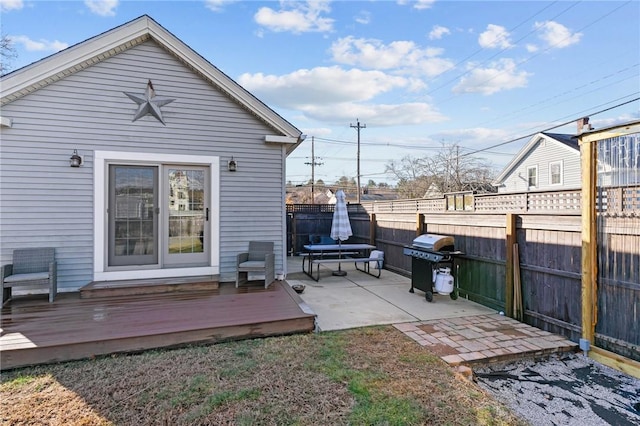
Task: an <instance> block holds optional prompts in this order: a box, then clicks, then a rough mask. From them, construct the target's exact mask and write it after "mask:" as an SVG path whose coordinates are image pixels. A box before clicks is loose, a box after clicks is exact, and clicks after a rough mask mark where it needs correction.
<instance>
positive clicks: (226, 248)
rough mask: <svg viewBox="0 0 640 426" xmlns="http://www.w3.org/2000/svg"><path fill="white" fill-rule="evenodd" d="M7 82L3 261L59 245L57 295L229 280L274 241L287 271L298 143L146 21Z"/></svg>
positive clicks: (275, 119) (0, 164)
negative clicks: (247, 256)
mask: <svg viewBox="0 0 640 426" xmlns="http://www.w3.org/2000/svg"><path fill="white" fill-rule="evenodd" d="M0 83H1V87H2V91H1V102H2V103H1V105H2V110H1V117H0V123H1V124H2V128H1V133H0V136H1V139H2V143H1V145H0V197H1V198H0V204H1V205H2V208H1V210H0V241H1V242H2V244H1V247H0V249H1V250H0V262H1V263H2V264H6V263H10V262H11V255H12V251H13V250H14V249H16V248H21V247H55V248H56V256H57V260H58V287H59V288H60V289H61V290H62V291H65V290H66V291H70V290H77V289H78V288H80V287H81V286H83V285H85V284H87V283H89V282H91V281H94V280H95V281H103V280H125V279H151V278H157V277H178V276H180V277H185V276H199V275H213V276H216V277H218V279H219V280H220V281H233V280H234V279H235V269H236V255H237V253H239V252H242V251H246V249H247V248H248V242H249V241H250V240H268V241H273V242H274V243H275V249H276V272H277V273H281V274H282V273H284V271H286V264H285V263H286V213H285V206H284V205H285V203H284V200H285V164H286V157H287V155H288V154H290V153H291V152H292V151H293V150H294V149H295V148H296V147H297V146H298V145H299V144H300V143H301V141H302V139H303V138H304V136H303V135H301V132H300V131H299V130H298V129H297V128H296V127H294V126H293V125H292V124H290V123H289V122H287V121H286V120H285V119H283V118H282V117H281V116H280V115H278V114H277V113H275V112H274V111H273V110H271V109H270V108H269V107H267V106H266V105H265V104H263V103H262V102H261V101H259V100H258V99H256V98H255V97H254V96H253V95H251V94H250V93H249V92H247V91H246V90H244V89H243V88H242V87H240V86H239V85H238V84H237V83H235V82H234V81H233V80H232V79H230V78H229V77H228V76H227V75H225V74H224V73H223V72H221V71H220V70H219V69H217V68H216V67H215V66H213V65H212V64H211V63H209V62H207V61H206V60H205V59H204V58H203V57H202V56H200V55H199V54H198V53H196V52H195V51H193V50H192V49H191V48H189V46H187V45H185V44H184V43H183V42H181V41H180V40H179V39H177V38H176V37H175V36H174V35H172V34H171V33H170V32H169V31H167V30H166V29H164V28H163V27H162V26H160V25H159V24H158V23H156V22H155V21H154V20H152V19H151V18H150V17H148V16H146V15H145V16H142V17H140V18H138V19H135V20H133V21H131V22H128V23H126V24H124V25H122V26H119V27H117V28H115V29H113V30H110V31H108V32H105V33H103V34H100V35H97V36H95V37H93V38H91V39H89V40H87V41H84V42H82V43H79V44H77V45H75V46H72V47H70V48H68V49H65V50H63V51H61V52H58V53H56V54H54V55H52V56H49V57H47V58H45V59H42V60H40V61H38V62H35V63H33V64H31V65H29V66H26V67H24V68H21V69H19V70H16V71H14V72H11V73H9V74H7V75H5V76H3V77H2V78H1V80H0ZM72 155H73V156H74V160H76V161H78V162H81V164H80V165H79V167H73V166H71V161H70V157H71V156H72ZM76 155H77V156H76ZM232 166H233V167H232Z"/></svg>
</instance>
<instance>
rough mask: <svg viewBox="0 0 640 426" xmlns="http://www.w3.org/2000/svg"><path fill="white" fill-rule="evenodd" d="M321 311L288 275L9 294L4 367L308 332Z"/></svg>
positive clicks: (0, 340)
mask: <svg viewBox="0 0 640 426" xmlns="http://www.w3.org/2000/svg"><path fill="white" fill-rule="evenodd" d="M314 326H315V314H313V312H311V310H310V309H309V308H308V307H307V306H306V304H305V303H304V302H303V301H302V299H300V297H299V296H298V295H297V294H296V293H295V292H294V291H293V290H292V289H291V288H290V286H289V285H288V284H287V283H286V282H284V281H282V282H281V281H276V282H274V283H273V284H272V285H271V286H269V288H268V289H265V288H264V287H263V286H262V285H259V283H258V284H253V283H249V284H248V285H246V286H242V287H241V288H239V289H236V288H235V286H234V285H233V284H228V283H223V284H220V286H219V288H217V289H211V290H207V291H188V292H182V291H180V292H176V291H173V292H168V293H152V294H144V295H135V296H131V295H126V296H109V297H97V298H81V297H80V293H79V292H78V293H67V294H59V295H58V297H57V298H56V300H55V302H54V303H51V304H50V303H48V300H47V299H46V297H43V296H39V297H23V298H16V299H15V300H11V301H10V302H9V303H7V304H6V305H5V306H4V307H3V308H2V319H1V326H0V369H2V370H7V369H11V368H17V367H23V366H27V365H34V364H43V363H51V362H59V361H69V360H75V359H83V358H90V357H93V356H98V355H106V354H111V353H118V352H136V351H141V350H145V349H151V348H166V347H172V346H181V345H187V344H191V343H198V344H202V343H216V342H221V341H225V340H231V339H246V338H254V337H265V336H272V335H283V334H294V333H308V332H312V331H313V330H314Z"/></svg>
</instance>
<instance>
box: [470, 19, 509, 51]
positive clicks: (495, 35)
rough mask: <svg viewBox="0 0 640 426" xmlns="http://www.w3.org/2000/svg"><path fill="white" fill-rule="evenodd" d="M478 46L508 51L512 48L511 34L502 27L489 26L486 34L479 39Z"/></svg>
mask: <svg viewBox="0 0 640 426" xmlns="http://www.w3.org/2000/svg"><path fill="white" fill-rule="evenodd" d="M478 44H479V45H480V47H483V48H485V49H497V48H500V49H508V48H509V47H512V44H511V42H510V41H509V32H508V31H507V30H506V28H504V27H501V26H500V25H494V24H489V25H487V29H486V31H485V32H483V33H482V34H480V36H479V37H478Z"/></svg>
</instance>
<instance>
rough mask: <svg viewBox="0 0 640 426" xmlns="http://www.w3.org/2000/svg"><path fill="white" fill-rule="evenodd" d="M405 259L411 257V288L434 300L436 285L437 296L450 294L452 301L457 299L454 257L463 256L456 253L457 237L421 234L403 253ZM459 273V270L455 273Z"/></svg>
mask: <svg viewBox="0 0 640 426" xmlns="http://www.w3.org/2000/svg"><path fill="white" fill-rule="evenodd" d="M402 253H403V254H404V255H405V256H411V289H410V290H409V292H411V293H413V292H414V289H415V288H417V289H418V290H422V291H424V293H425V298H426V299H427V301H429V302H431V301H433V290H434V285H435V289H436V292H437V293H440V294H449V295H450V296H451V299H453V300H455V299H457V298H458V292H457V291H455V290H454V286H453V283H454V281H455V277H454V276H453V275H451V272H452V271H453V270H454V266H455V265H454V263H455V257H456V256H459V255H461V254H462V252H460V251H455V242H454V238H453V237H451V236H448V235H438V234H422V235H420V236H418V237H416V238H415V239H414V240H413V243H412V245H410V246H405V247H404V249H403V250H402ZM455 272H457V271H455ZM456 275H457V274H456Z"/></svg>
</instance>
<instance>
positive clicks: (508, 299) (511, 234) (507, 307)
mask: <svg viewBox="0 0 640 426" xmlns="http://www.w3.org/2000/svg"><path fill="white" fill-rule="evenodd" d="M517 217H518V216H517V215H515V214H513V213H507V215H506V219H507V223H506V232H505V244H506V253H505V254H506V256H505V261H506V263H505V280H504V282H505V291H504V298H505V301H504V314H505V315H506V316H508V317H510V318H513V284H514V280H513V271H514V268H513V266H514V258H513V246H514V244H515V243H517V242H518V236H517V230H516V219H517Z"/></svg>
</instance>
